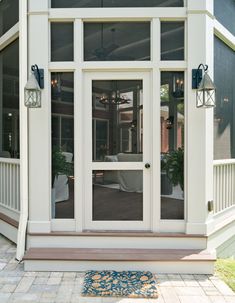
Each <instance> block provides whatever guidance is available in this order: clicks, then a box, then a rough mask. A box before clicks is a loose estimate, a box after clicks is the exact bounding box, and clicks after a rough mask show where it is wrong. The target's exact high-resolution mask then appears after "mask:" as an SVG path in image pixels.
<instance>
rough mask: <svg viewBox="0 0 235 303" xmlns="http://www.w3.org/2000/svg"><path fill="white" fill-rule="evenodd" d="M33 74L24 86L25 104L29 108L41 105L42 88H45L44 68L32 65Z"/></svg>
mask: <svg viewBox="0 0 235 303" xmlns="http://www.w3.org/2000/svg"><path fill="white" fill-rule="evenodd" d="M31 71H32V73H31V75H30V77H29V79H28V82H27V83H26V85H25V88H24V104H25V106H26V107H28V108H38V107H41V89H43V88H44V70H43V69H39V68H38V66H37V65H36V64H35V65H32V66H31Z"/></svg>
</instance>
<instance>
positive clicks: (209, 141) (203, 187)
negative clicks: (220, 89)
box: [185, 0, 214, 234]
mask: <svg viewBox="0 0 235 303" xmlns="http://www.w3.org/2000/svg"><path fill="white" fill-rule="evenodd" d="M213 23H214V20H213V0H206V1H205V0H197V1H195V0H188V32H187V35H188V49H187V60H188V98H186V102H185V103H186V104H187V105H186V119H187V121H186V122H187V129H186V155H187V159H186V162H187V165H186V176H185V177H186V178H185V181H186V188H187V193H186V203H187V209H186V233H189V234H206V233H207V222H208V220H209V213H208V210H207V202H208V201H209V200H212V199H213V109H198V108H196V95H195V90H192V69H196V68H197V67H198V65H199V64H200V63H203V64H207V65H208V66H209V74H210V76H211V78H212V79H213V67H214V60H213V58H214V29H213Z"/></svg>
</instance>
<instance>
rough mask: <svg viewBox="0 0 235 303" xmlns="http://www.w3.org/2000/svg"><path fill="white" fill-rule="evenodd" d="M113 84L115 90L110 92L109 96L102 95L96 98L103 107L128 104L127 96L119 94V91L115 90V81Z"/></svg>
mask: <svg viewBox="0 0 235 303" xmlns="http://www.w3.org/2000/svg"><path fill="white" fill-rule="evenodd" d="M113 84H114V86H115V89H114V90H113V91H112V93H111V94H107V93H103V94H101V96H100V97H98V100H99V102H100V103H102V104H104V105H110V104H114V105H121V104H129V103H130V101H131V99H130V98H128V96H127V95H124V94H121V93H120V91H119V90H118V88H117V81H113Z"/></svg>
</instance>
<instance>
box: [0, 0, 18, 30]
mask: <svg viewBox="0 0 235 303" xmlns="http://www.w3.org/2000/svg"><path fill="white" fill-rule="evenodd" d="M18 21H19V0H4V1H0V36H2V35H3V34H5V32H7V31H8V30H9V29H10V28H11V27H12V26H14V25H15V24H16V23H17V22H18Z"/></svg>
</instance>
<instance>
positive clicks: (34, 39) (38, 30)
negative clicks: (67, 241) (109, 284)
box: [28, 0, 214, 234]
mask: <svg viewBox="0 0 235 303" xmlns="http://www.w3.org/2000/svg"><path fill="white" fill-rule="evenodd" d="M48 7H49V4H48V1H47V0H42V1H36V0H31V1H29V18H28V20H29V23H28V28H29V31H28V32H29V34H28V38H29V44H28V45H29V56H28V58H29V60H28V70H29V68H30V66H31V65H32V64H35V63H36V64H38V66H39V67H40V68H44V69H45V84H46V85H45V89H44V90H43V91H42V100H43V105H42V108H41V109H35V110H29V120H28V121H29V205H30V207H29V231H32V232H33V231H35V232H36V231H37V232H49V231H51V230H52V229H53V228H55V229H58V228H59V229H60V230H61V229H62V230H75V229H76V230H77V231H79V230H80V231H81V230H82V222H81V217H79V216H80V214H81V205H80V204H77V207H76V211H75V213H76V218H77V219H78V218H79V222H77V223H76V224H77V227H76V228H75V220H67V221H65V220H52V221H51V219H50V212H51V206H50V200H51V190H50V184H51V182H50V152H49V151H50V131H49V130H50V127H51V126H50V118H51V117H50V112H51V111H50V90H49V85H48V84H49V83H50V75H49V71H58V70H62V71H63V70H64V71H74V70H75V69H76V73H75V78H76V81H77V83H78V86H77V88H76V94H77V97H78V96H79V97H81V92H78V91H79V90H81V89H82V84H81V79H82V72H83V71H84V70H85V69H89V64H86V63H83V62H74V63H68V64H64V63H61V64H60V63H50V64H48V62H49V57H48V56H49V55H48V54H49V41H50V35H49V22H48V21H49V20H53V21H55V20H60V21H62V20H70V18H72V19H73V18H74V16H75V15H76V14H77V16H78V17H80V18H84V17H85V16H89V18H97V15H96V10H92V9H90V10H89V13H87V15H86V13H84V12H85V11H83V12H81V13H79V10H75V9H74V10H51V11H49V12H48ZM87 12H88V10H87ZM119 12H122V14H123V13H124V15H123V17H126V18H127V19H128V14H130V13H128V11H127V10H125V12H123V10H118V9H112V10H110V11H109V10H108V9H106V11H105V12H104V17H103V18H104V19H107V20H110V18H112V17H115V16H117V15H118V14H119ZM132 13H133V14H134V15H135V18H140V19H143V18H146V19H148V18H149V16H150V15H151V16H153V18H154V17H159V16H162V17H163V16H165V17H166V18H173V19H174V18H180V19H182V20H183V19H187V22H186V33H187V35H186V44H185V46H186V60H185V61H182V62H170V61H169V62H162V63H160V62H159V59H158V56H159V51H160V50H158V54H157V53H154V54H153V61H152V63H153V65H152V63H151V62H147V63H145V64H141V63H140V64H136V67H135V68H137V69H138V68H139V69H143V68H146V69H151V68H152V66H154V67H153V69H152V81H153V82H155V83H157V82H158V81H159V78H160V69H162V70H185V71H186V73H185V75H186V83H187V89H186V98H185V99H186V100H187V104H186V124H187V125H186V133H185V150H186V159H185V164H186V165H185V180H186V191H185V205H186V210H185V212H186V216H185V221H182V222H180V223H179V222H171V221H165V222H160V220H159V213H158V212H159V206H160V204H159V203H160V202H156V205H155V206H153V209H154V211H153V213H154V215H155V217H154V218H155V219H154V227H153V230H155V231H157V230H158V231H164V230H165V231H167V230H168V231H169V230H171V231H175V230H177V229H178V228H179V227H177V226H181V227H180V231H186V233H196V234H206V233H207V222H208V221H209V220H210V215H209V213H208V211H207V202H208V201H209V200H212V199H213V184H212V182H211V180H212V176H213V137H212V136H211V134H212V129H213V110H212V109H209V110H205V111H204V110H198V109H196V106H195V91H194V90H192V89H191V70H192V69H193V68H197V67H198V65H199V64H200V63H206V64H208V65H209V69H210V75H211V76H212V75H213V55H212V54H213V43H212V41H213V31H214V29H213V24H214V23H213V17H212V15H213V1H212V0H209V1H197V2H195V1H194V0H189V1H188V12H187V14H186V9H185V8H179V9H166V10H164V9H161V10H159V11H157V10H156V13H152V9H143V10H141V11H139V10H137V9H136V10H135V9H133V10H132ZM164 14H165V15H164ZM72 19H71V20H72ZM80 22H81V21H80V20H77V21H76V25H77V29H76V31H79V30H81V29H82V24H81V23H80ZM153 22H154V24H158V22H159V20H158V19H154V20H153ZM155 30H157V31H156V32H155V33H154V35H153V43H158V40H157V39H156V37H159V33H160V27H159V24H158V27H155ZM80 33H81V32H80ZM75 34H76V35H77V34H78V32H76V33H75ZM77 37H78V36H77ZM80 42H81V41H78V40H77V41H75V51H77V52H80V54H81V53H82V49H81V45H82V42H81V43H80ZM42 45H43V48H42V47H41V46H42ZM199 45H200V47H198V46H199ZM111 66H113V67H112V69H113V70H115V69H116V70H117V69H120V68H122V67H123V69H127V68H130V69H131V68H132V66H133V64H121V65H120V64H118V65H117V64H115V63H114V64H112V65H110V66H109V64H107V63H99V64H94V65H93V68H96V69H97V70H98V69H99V70H101V69H103V68H106V69H111ZM79 82H80V83H79ZM158 88H159V86H158V85H156V86H154V90H153V91H152V94H153V98H155V99H156V100H159V96H158V95H157V91H156V90H157V89H158ZM79 94H80V95H79ZM154 110H155V111H156V112H158V111H159V107H158V105H155V108H154ZM77 117H78V118H79V115H78V116H77ZM155 120H156V121H154V125H153V128H154V131H156V133H158V132H159V124H160V121H158V119H155ZM158 122H159V123H158ZM79 123H81V122H77V126H78V125H79ZM80 135H81V136H82V134H80ZM76 148H78V147H76ZM79 148H81V147H79ZM77 151H78V149H77ZM79 152H80V150H79ZM159 152H160V148H159V142H158V140H156V141H155V143H154V153H155V154H156V153H159ZM192 159H193V161H192ZM78 161H80V164H82V159H79V160H78ZM77 165H78V164H77ZM153 170H154V173H153V175H154V178H155V181H157V183H156V184H158V185H157V186H155V188H154V189H153V195H154V196H155V197H156V199H155V200H154V201H158V200H159V197H160V185H159V178H160V177H159V172H160V163H159V161H157V160H154V163H153ZM78 174H79V177H81V173H80V172H79V173H78V172H77V176H78ZM195 185H196V186H195ZM80 186H81V185H79V189H81V187H80ZM79 197H80V198H81V197H82V196H81V194H80V190H79V191H78V195H77V199H79ZM79 203H80V202H79ZM53 226H54V227H53ZM56 226H57V227H56Z"/></svg>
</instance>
